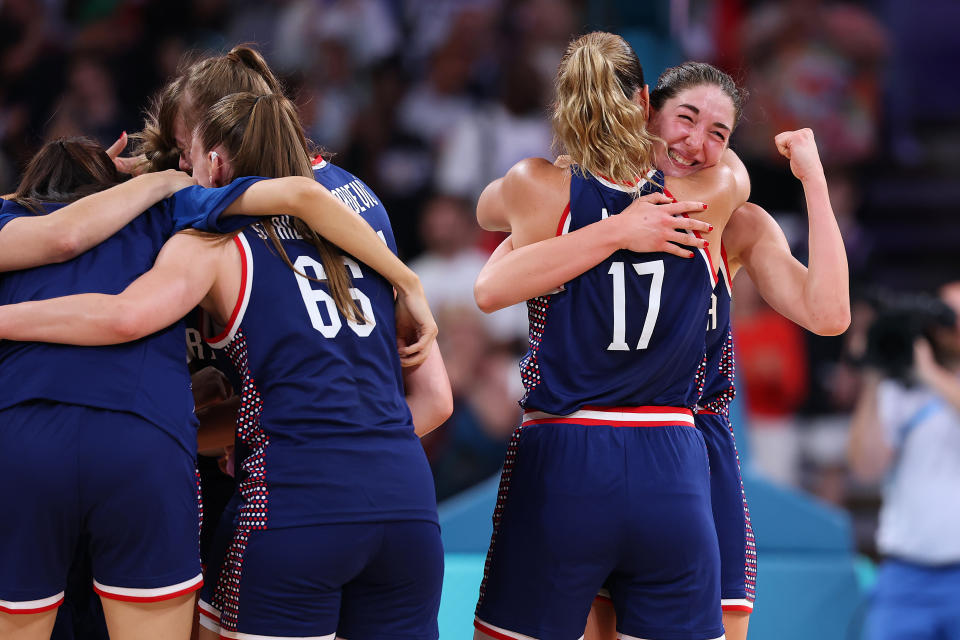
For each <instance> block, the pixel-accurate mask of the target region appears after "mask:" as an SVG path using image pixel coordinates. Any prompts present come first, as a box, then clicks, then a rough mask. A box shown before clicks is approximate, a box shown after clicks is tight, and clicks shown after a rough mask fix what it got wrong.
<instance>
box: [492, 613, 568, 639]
mask: <svg viewBox="0 0 960 640" xmlns="http://www.w3.org/2000/svg"><path fill="white" fill-rule="evenodd" d="M473 626H474V628H476V629H477V630H478V631H480V632H482V633H485V634H486V635H488V636H490V637H491V638H496V640H537V638H534V637H533V636H525V635H523V634H522V633H517V632H516V631H510V630H509V629H502V628H500V627H497V626H494V625H492V624H490V623H489V622H484V621H483V620H481V619H480V618H478V617H474V618H473ZM580 640H583V636H580Z"/></svg>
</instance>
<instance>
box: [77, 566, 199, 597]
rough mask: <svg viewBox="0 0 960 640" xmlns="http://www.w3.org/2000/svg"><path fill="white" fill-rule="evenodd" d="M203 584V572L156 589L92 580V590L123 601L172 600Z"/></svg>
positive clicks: (191, 591)
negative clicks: (110, 584) (109, 584)
mask: <svg viewBox="0 0 960 640" xmlns="http://www.w3.org/2000/svg"><path fill="white" fill-rule="evenodd" d="M202 586H203V574H200V573H198V574H197V575H196V576H195V577H193V578H190V579H189V580H184V581H183V582H178V583H177V584H172V585H170V586H168V587H158V588H156V589H132V588H130V587H111V586H108V585H105V584H103V583H101V582H97V581H96V580H94V581H93V590H94V591H96V592H97V593H98V594H99V595H101V596H103V597H104V598H110V599H111V600H122V601H124V602H160V601H161V600H172V599H173V598H178V597H180V596H182V595H186V594H188V593H193V592H194V591H196V590H197V589H199V588H200V587H202Z"/></svg>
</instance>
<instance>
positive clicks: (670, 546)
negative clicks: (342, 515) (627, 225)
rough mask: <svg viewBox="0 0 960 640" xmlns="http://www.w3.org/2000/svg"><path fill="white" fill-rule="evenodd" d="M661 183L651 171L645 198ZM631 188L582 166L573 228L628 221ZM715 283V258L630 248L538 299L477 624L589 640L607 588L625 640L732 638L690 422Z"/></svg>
mask: <svg viewBox="0 0 960 640" xmlns="http://www.w3.org/2000/svg"><path fill="white" fill-rule="evenodd" d="M662 181H663V177H662V174H660V173H659V172H656V173H651V174H650V175H649V176H648V182H646V183H645V186H644V187H643V191H642V193H644V194H645V193H649V192H651V191H654V190H659V189H662V184H663V182H662ZM633 191H634V189H633V188H627V187H622V186H619V185H616V184H613V183H611V182H609V181H607V180H604V179H602V178H597V177H594V176H591V175H586V176H583V175H578V174H577V173H576V172H574V174H573V178H572V182H571V187H570V204H569V209H568V211H567V212H565V214H564V216H565V217H564V219H562V220H561V229H562V230H563V231H573V230H576V229H579V228H581V227H584V226H586V225H588V224H591V223H593V222H597V221H599V220H601V219H603V218H605V217H607V216H608V215H614V214H617V213H619V212H620V211H622V210H623V209H624V208H625V207H626V206H627V205H629V204H630V202H631V201H632V192H633ZM715 281H716V275H715V273H714V272H713V270H712V268H711V266H710V261H709V256H708V255H707V254H706V253H704V252H702V251H701V252H700V255H698V256H695V257H694V258H693V259H685V258H680V257H678V256H674V255H671V254H666V253H651V254H637V253H632V252H629V251H617V252H616V253H614V254H613V255H611V256H610V257H609V258H607V259H606V260H604V261H603V262H602V263H600V264H599V265H598V266H596V267H594V268H592V269H591V270H589V271H587V272H586V273H584V274H583V275H581V276H579V277H577V278H575V279H574V280H572V281H570V282H568V283H566V284H565V285H564V287H563V289H562V290H561V291H559V292H557V293H553V294H551V295H548V296H543V297H540V298H536V299H534V300H531V301H529V302H528V307H529V313H530V350H529V352H528V353H527V355H526V356H525V357H524V359H523V360H522V361H521V371H522V375H523V379H524V383H525V385H526V389H527V392H526V395H525V396H524V398H523V400H522V402H521V404H522V405H523V407H524V409H525V417H524V422H523V425H521V427H520V428H519V429H518V430H517V431H516V432H515V434H514V437H513V440H512V442H511V445H510V448H509V450H508V453H507V460H506V464H505V466H504V471H503V474H502V477H501V486H500V495H499V496H498V500H497V507H496V510H495V512H494V534H493V539H492V540H491V545H490V551H489V553H488V556H487V565H486V568H485V577H484V582H483V584H482V585H481V589H480V600H479V603H478V606H477V618H476V623H475V624H476V626H477V628H479V629H481V630H482V631H484V632H486V633H487V634H488V635H493V636H494V637H508V638H524V637H532V638H538V639H540V640H547V639H550V640H554V639H555V640H568V639H569V640H573V639H574V638H579V637H581V636H582V634H583V629H584V624H585V621H586V617H587V613H588V611H589V609H590V604H591V602H592V601H593V599H594V596H595V595H596V594H597V591H598V589H599V588H600V587H601V585H603V584H604V583H606V584H607V585H608V587H609V590H610V595H611V599H612V601H613V604H614V606H615V608H616V613H617V624H618V631H620V633H622V634H624V636H625V637H626V636H632V637H638V638H671V639H676V640H685V639H688V638H689V639H690V640H694V639H696V640H704V639H707V638H717V637H719V636H721V635H722V633H723V627H722V624H721V621H720V608H719V606H718V600H719V598H720V594H719V586H720V585H719V566H718V565H719V558H718V553H717V539H716V533H715V531H714V525H713V518H712V516H711V512H710V486H709V469H708V463H707V454H706V450H705V447H704V443H703V438H702V436H701V435H700V433H699V431H697V430H696V429H695V428H693V425H694V421H693V414H692V409H693V408H694V406H695V404H696V401H697V398H698V397H699V392H700V387H699V381H698V379H697V375H696V374H697V371H698V368H699V367H700V366H701V364H702V362H703V359H704V349H705V344H704V341H705V340H704V324H705V322H706V318H707V312H708V305H709V303H710V294H711V292H712V291H713V288H714V284H715ZM624 427H626V428H624Z"/></svg>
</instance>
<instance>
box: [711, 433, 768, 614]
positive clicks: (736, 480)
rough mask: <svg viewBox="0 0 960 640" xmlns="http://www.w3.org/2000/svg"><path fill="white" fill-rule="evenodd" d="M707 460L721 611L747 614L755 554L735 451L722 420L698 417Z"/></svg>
mask: <svg viewBox="0 0 960 640" xmlns="http://www.w3.org/2000/svg"><path fill="white" fill-rule="evenodd" d="M697 427H698V428H699V429H700V432H701V434H703V439H704V442H705V443H706V446H707V454H708V456H709V459H710V497H711V503H712V509H713V519H714V523H715V525H716V528H717V540H718V542H719V546H720V598H721V603H722V605H723V610H724V611H730V612H744V613H749V612H750V611H752V609H753V601H754V600H755V598H756V575H757V551H756V543H755V540H754V536H753V527H752V525H751V523H750V512H749V510H748V509H747V500H746V497H745V496H744V493H743V483H742V481H741V477H740V461H739V458H738V455H737V447H736V444H735V442H734V439H733V433H732V432H731V431H730V423H729V421H728V420H727V418H725V417H724V416H721V415H716V414H698V415H697Z"/></svg>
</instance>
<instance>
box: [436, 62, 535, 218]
mask: <svg viewBox="0 0 960 640" xmlns="http://www.w3.org/2000/svg"><path fill="white" fill-rule="evenodd" d="M544 93H545V92H544V90H543V88H542V86H541V83H540V80H539V76H538V75H537V73H536V71H535V70H534V69H533V68H532V67H531V66H530V65H529V64H527V63H526V62H524V61H523V59H522V58H521V59H515V58H511V62H510V63H509V64H507V65H504V70H503V74H502V76H501V80H500V94H499V96H498V98H497V100H496V101H495V102H492V103H487V104H485V105H483V106H482V107H480V108H478V109H476V110H474V111H471V112H470V113H469V114H467V115H466V116H465V117H464V118H463V119H461V120H460V121H459V122H458V123H457V124H456V126H454V128H453V130H452V131H451V132H450V133H449V135H448V136H446V137H445V138H444V140H443V143H442V144H441V147H440V153H439V158H438V163H437V164H438V166H437V188H438V190H439V191H441V192H443V193H449V194H454V195H457V196H460V197H463V198H466V199H468V200H471V201H476V200H477V198H479V197H480V192H481V191H483V188H484V187H486V186H487V184H489V183H490V182H492V181H493V180H496V179H497V178H499V177H500V176H502V175H505V174H506V173H507V171H509V169H510V167H512V166H513V165H514V164H516V163H517V162H519V161H520V160H522V159H523V158H528V157H548V156H550V142H551V132H550V126H549V124H547V121H546V117H545V110H546V103H545V101H544V100H543V95H544ZM550 157H552V156H550Z"/></svg>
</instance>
